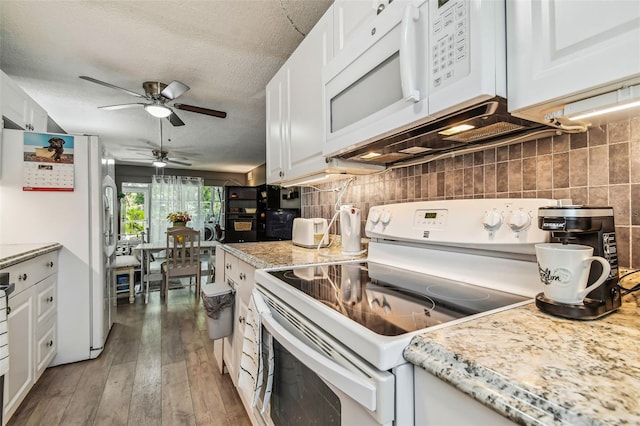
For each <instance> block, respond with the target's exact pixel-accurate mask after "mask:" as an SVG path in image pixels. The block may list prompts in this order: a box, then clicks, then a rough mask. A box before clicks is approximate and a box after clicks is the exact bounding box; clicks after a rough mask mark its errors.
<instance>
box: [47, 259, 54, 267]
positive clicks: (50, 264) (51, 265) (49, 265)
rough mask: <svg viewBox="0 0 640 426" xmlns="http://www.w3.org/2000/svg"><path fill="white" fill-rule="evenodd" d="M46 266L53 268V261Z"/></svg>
mask: <svg viewBox="0 0 640 426" xmlns="http://www.w3.org/2000/svg"><path fill="white" fill-rule="evenodd" d="M47 266H48V267H49V268H53V260H52V261H51V262H49V263H47Z"/></svg>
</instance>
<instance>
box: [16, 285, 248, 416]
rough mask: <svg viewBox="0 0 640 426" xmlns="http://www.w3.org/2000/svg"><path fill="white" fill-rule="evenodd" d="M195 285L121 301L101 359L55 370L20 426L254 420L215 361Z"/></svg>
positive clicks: (23, 409)
mask: <svg viewBox="0 0 640 426" xmlns="http://www.w3.org/2000/svg"><path fill="white" fill-rule="evenodd" d="M194 292H195V290H194V289H191V290H190V289H189V288H184V289H172V290H170V292H169V302H168V304H165V303H160V297H159V292H152V293H151V295H150V300H149V304H148V305H145V304H144V301H143V297H142V296H141V295H138V296H137V297H136V302H135V303H134V304H129V303H128V299H127V298H124V297H123V298H121V299H119V300H118V317H117V320H116V323H115V324H114V326H113V328H112V330H111V333H110V335H109V338H108V340H107V344H106V347H105V350H104V351H103V353H102V354H101V355H100V356H99V357H98V358H97V359H94V360H89V361H82V362H77V363H74V364H67V365H61V366H57V367H52V368H48V369H47V370H46V371H45V372H44V374H43V375H42V377H41V378H40V380H39V381H38V383H36V385H35V387H34V388H33V389H32V390H31V392H30V393H29V395H27V397H26V399H25V400H24V401H23V403H22V405H21V406H20V407H19V408H18V411H16V413H15V414H14V416H13V417H12V419H11V420H10V422H9V426H17V425H65V426H67V425H83V426H85V425H109V426H111V425H135V426H142V425H168V426H174V425H231V424H233V425H234V426H242V425H250V424H251V423H250V420H249V417H248V416H247V414H246V412H245V410H244V407H243V405H242V402H241V401H240V397H239V396H238V394H237V392H236V390H235V388H234V386H233V383H232V382H231V379H230V378H229V375H227V374H225V375H221V374H220V372H219V371H218V368H217V367H216V365H215V359H214V356H213V342H212V340H210V339H209V337H208V335H207V328H206V314H205V313H204V311H203V309H202V302H201V301H200V300H199V299H197V298H196V297H195V295H194Z"/></svg>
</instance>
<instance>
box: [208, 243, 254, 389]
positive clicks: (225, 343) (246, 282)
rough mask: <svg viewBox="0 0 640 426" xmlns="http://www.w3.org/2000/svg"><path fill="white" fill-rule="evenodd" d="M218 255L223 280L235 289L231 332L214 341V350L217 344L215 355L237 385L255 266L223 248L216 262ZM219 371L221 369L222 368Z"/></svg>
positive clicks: (218, 253)
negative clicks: (227, 335) (221, 261)
mask: <svg viewBox="0 0 640 426" xmlns="http://www.w3.org/2000/svg"><path fill="white" fill-rule="evenodd" d="M219 256H220V257H224V261H223V262H224V263H223V266H222V267H223V268H224V280H225V282H227V284H229V286H230V287H231V288H233V289H234V290H235V306H234V312H233V334H232V335H231V336H229V337H225V338H224V339H222V342H218V341H216V342H215V343H214V351H216V347H215V346H217V347H218V348H219V349H217V352H216V357H217V356H218V354H219V353H221V354H222V358H223V360H224V367H226V369H227V371H228V373H229V375H230V376H231V380H232V381H233V383H234V385H236V386H238V377H239V374H240V371H239V366H240V357H241V356H242V341H243V339H244V326H245V318H246V317H247V307H248V306H249V302H250V299H251V292H252V291H253V287H254V286H255V280H254V274H255V268H254V267H253V266H251V265H249V264H248V263H247V262H244V261H243V260H240V259H238V258H237V257H236V256H234V255H232V254H230V253H228V252H226V251H224V250H218V252H217V253H216V262H217V261H218V257H219ZM218 269H219V267H216V273H217V271H218ZM220 343H222V348H220ZM219 367H220V365H219ZM221 371H223V368H222V369H221Z"/></svg>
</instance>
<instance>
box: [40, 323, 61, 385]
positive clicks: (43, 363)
mask: <svg viewBox="0 0 640 426" xmlns="http://www.w3.org/2000/svg"><path fill="white" fill-rule="evenodd" d="M38 336H39V337H38V342H37V343H36V380H37V379H38V377H40V375H41V374H42V372H43V371H44V370H45V368H47V367H48V366H49V364H50V363H51V360H52V359H53V357H54V356H55V354H56V348H57V344H58V342H57V334H56V317H55V316H54V317H52V318H51V319H50V321H49V322H48V324H47V326H46V327H44V328H43V329H42V330H41V331H39V332H38Z"/></svg>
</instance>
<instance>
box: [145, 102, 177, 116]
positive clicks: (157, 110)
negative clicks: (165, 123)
mask: <svg viewBox="0 0 640 426" xmlns="http://www.w3.org/2000/svg"><path fill="white" fill-rule="evenodd" d="M144 109H145V111H147V112H148V113H149V114H151V115H153V116H154V117H158V118H165V117H168V116H170V115H171V110H170V109H169V108H167V107H166V106H164V105H156V104H151V105H145V106H144Z"/></svg>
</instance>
